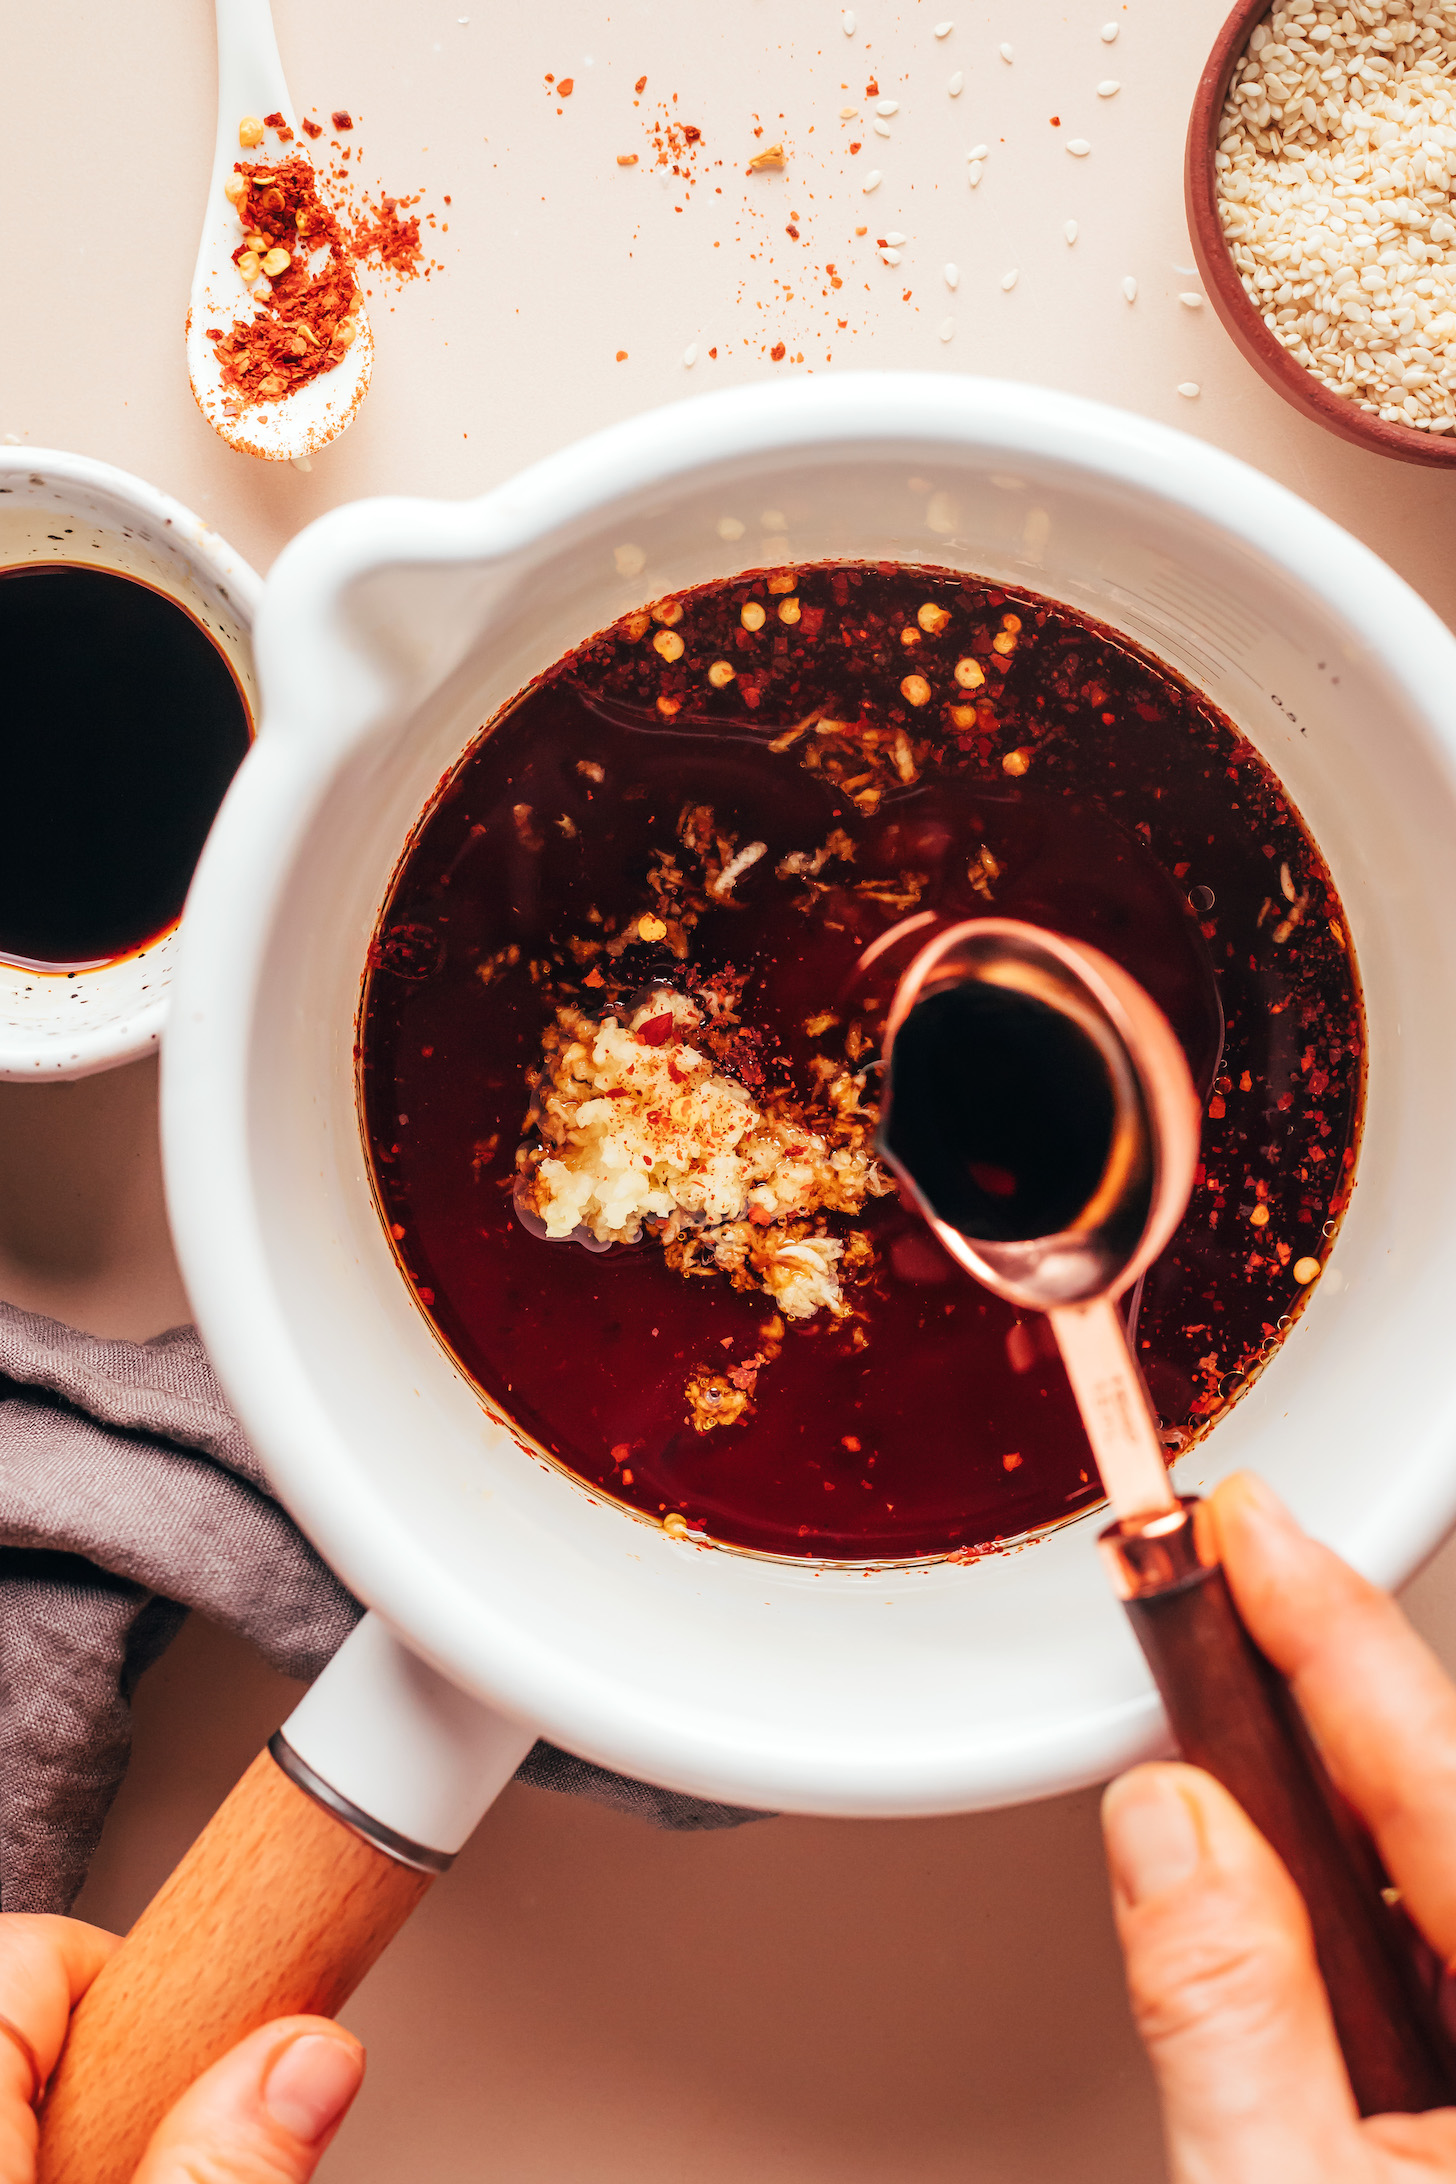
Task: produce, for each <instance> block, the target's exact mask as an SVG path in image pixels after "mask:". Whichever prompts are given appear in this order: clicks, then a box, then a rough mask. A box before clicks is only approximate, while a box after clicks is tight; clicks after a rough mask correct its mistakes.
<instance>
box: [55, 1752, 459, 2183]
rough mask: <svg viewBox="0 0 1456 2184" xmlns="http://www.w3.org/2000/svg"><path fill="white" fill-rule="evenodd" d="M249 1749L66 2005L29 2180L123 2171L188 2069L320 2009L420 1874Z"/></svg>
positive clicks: (398, 1917) (189, 2078)
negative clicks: (239, 1769)
mask: <svg viewBox="0 0 1456 2184" xmlns="http://www.w3.org/2000/svg"><path fill="white" fill-rule="evenodd" d="M430 1880H431V1875H429V1874H428V1873H422V1872H419V1871H418V1870H416V1869H415V1868H414V1867H412V1866H409V1865H404V1864H401V1863H399V1862H398V1861H397V1860H395V1859H393V1858H391V1857H388V1856H387V1855H386V1854H385V1853H384V1852H383V1851H381V1850H376V1849H375V1848H374V1846H373V1844H371V1843H367V1842H365V1841H364V1839H363V1838H362V1836H359V1835H356V1834H355V1833H354V1831H353V1830H352V1829H351V1828H348V1827H346V1826H345V1825H344V1823H343V1822H342V1821H340V1820H336V1819H335V1818H334V1817H333V1815H332V1814H331V1813H329V1812H327V1811H325V1810H324V1808H323V1807H322V1806H321V1805H319V1804H317V1803H315V1801H314V1799H313V1798H311V1797H310V1796H308V1795H307V1794H306V1792H304V1791H303V1790H301V1789H299V1788H297V1787H296V1785H295V1784H294V1783H293V1782H291V1781H290V1780H289V1779H288V1777H287V1775H285V1774H284V1772H283V1770H282V1768H281V1767H280V1766H279V1765H278V1764H277V1762H276V1761H275V1760H274V1759H273V1758H272V1757H271V1755H270V1754H269V1753H267V1752H262V1753H260V1754H259V1756H258V1758H257V1759H255V1760H254V1762H253V1764H252V1766H251V1767H250V1768H249V1769H248V1772H247V1773H246V1774H245V1775H244V1776H243V1779H242V1781H241V1782H240V1783H239V1784H238V1786H237V1788H236V1789H235V1790H234V1791H233V1793H232V1795H231V1796H230V1797H229V1798H228V1799H227V1802H226V1803H225V1804H224V1805H223V1806H222V1807H221V1809H220V1810H219V1811H218V1812H217V1813H216V1814H215V1815H214V1817H213V1819H212V1820H211V1821H210V1822H209V1824H208V1826H207V1827H206V1828H205V1829H204V1830H203V1832H202V1834H201V1835H200V1836H199V1837H198V1839H197V1841H196V1842H195V1843H194V1844H193V1846H192V1848H191V1850H189V1851H188V1853H187V1855H186V1857H185V1858H184V1859H183V1860H182V1863H181V1864H180V1865H179V1866H178V1868H177V1870H176V1872H175V1873H174V1874H173V1875H172V1877H171V1879H170V1880H169V1881H167V1882H166V1883H165V1884H164V1886H163V1887H162V1889H161V1891H160V1893H159V1894H158V1895H157V1896H156V1897H155V1898H154V1899H153V1901H152V1902H151V1903H150V1904H149V1905H148V1906H147V1908H146V1910H145V1911H144V1912H143V1913H142V1915H141V1917H140V1918H139V1919H138V1921H137V1923H136V1925H135V1926H134V1927H133V1928H132V1930H131V1932H130V1933H129V1934H128V1935H127V1937H126V1940H125V1941H124V1942H123V1943H122V1946H121V1948H120V1949H119V1950H118V1951H117V1953H116V1955H115V1956H114V1957H113V1958H112V1960H111V1962H110V1963H109V1964H108V1965H107V1967H106V1969H105V1970H104V1971H103V1972H102V1973H101V1974H100V1975H99V1977H98V1978H97V1979H96V1981H95V1983H94V1984H93V1985H92V1987H91V1988H90V1989H89V1991H88V1992H87V1994H86V1995H85V1996H84V1998H83V1999H82V2001H81V2002H80V2004H79V2005H78V2006H77V2009H76V2011H75V2014H74V2015H73V2017H72V2019H71V2029H70V2033H69V2035H68V2037H67V2040H66V2046H65V2049H64V2051H63V2052H62V2055H61V2059H60V2062H59V2064H58V2065H57V2067H56V2070H55V2073H54V2075H53V2076H52V2078H51V2081H50V2086H49V2089H48V2091H47V2093H46V2097H45V2103H44V2106H43V2108H42V2110H41V2135H40V2154H39V2166H38V2171H37V2175H38V2184H131V2179H132V2177H133V2175H134V2173H135V2170H136V2167H137V2164H138V2162H139V2161H140V2159H141V2156H142V2153H143V2151H144V2149H145V2147H146V2143H147V2140H148V2139H149V2138H150V2137H151V2135H152V2132H153V2131H154V2130H155V2128H156V2126H157V2124H158V2123H159V2122H160V2121H161V2118H162V2117H163V2116H164V2115H165V2113H166V2111H167V2110H168V2109H169V2108H170V2107H171V2105H172V2103H173V2102H174V2101H175V2100H176V2099H177V2098H178V2097H179V2095H181V2094H182V2093H183V2092H185V2090H186V2089H187V2087H188V2086H189V2085H191V2084H192V2082H193V2080H194V2079H195V2078H197V2077H198V2076H199V2075H200V2074H201V2073H202V2072H203V2071H204V2070H206V2069H207V2068H208V2067H209V2066H210V2065H211V2064H212V2063H215V2062H216V2061H217V2060H218V2058H219V2056H221V2055H225V2054H226V2053H227V2051H228V2049H229V2048H230V2047H232V2046H233V2045H234V2044H235V2043H236V2042H237V2041H239V2040H241V2039H242V2038H243V2037H244V2035H245V2034H247V2033H249V2032H252V2031H255V2030H256V2028H257V2027H258V2026H259V2025H265V2024H267V2023H268V2022H269V2020H270V2019H272V2018H275V2017H289V2016H293V2015H294V2014H296V2013H300V2012H304V2013H307V2014H309V2015H315V2014H316V2015H318V2016H322V2017H332V2016H333V2015H334V2013H335V2011H336V2010H338V2009H339V2008H340V2007H341V2005H342V2004H343V2003H344V2002H345V2001H346V2000H347V1998H348V1997H349V1996H350V1995H351V1994H352V1993H353V1991H354V1989H355V1988H356V1987H357V1986H358V1984H359V1982H360V1980H361V1979H362V1978H363V1977H364V1974H365V1973H366V1972H367V1971H368V1970H369V1968H370V1966H371V1965H372V1964H373V1963H374V1961H375V1959H376V1958H377V1957H378V1956H379V1955H380V1953H381V1951H382V1950H383V1949H384V1947H385V1945H386V1944H387V1943H388V1942H389V1941H390V1940H391V1939H392V1938H393V1936H394V1935H395V1934H396V1933H397V1932H398V1931H399V1929H400V1927H401V1926H402V1925H403V1924H404V1922H405V1920H406V1919H407V1918H408V1917H409V1915H410V1913H411V1911H413V1909H414V1907H415V1905H416V1904H417V1903H418V1902H419V1900H420V1898H421V1897H422V1896H423V1895H424V1893H425V1890H426V1889H427V1888H428V1887H429V1885H430Z"/></svg>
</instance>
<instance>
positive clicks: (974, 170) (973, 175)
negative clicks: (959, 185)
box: [966, 159, 986, 189]
mask: <svg viewBox="0 0 1456 2184" xmlns="http://www.w3.org/2000/svg"><path fill="white" fill-rule="evenodd" d="M985 171H986V170H985V168H984V167H983V166H982V165H981V162H980V160H979V159H973V160H972V161H971V164H970V166H969V167H967V169H966V180H967V181H968V182H969V183H970V185H971V188H972V189H975V188H976V186H977V184H978V183H979V182H980V179H981V177H982V175H983V174H984V173H985Z"/></svg>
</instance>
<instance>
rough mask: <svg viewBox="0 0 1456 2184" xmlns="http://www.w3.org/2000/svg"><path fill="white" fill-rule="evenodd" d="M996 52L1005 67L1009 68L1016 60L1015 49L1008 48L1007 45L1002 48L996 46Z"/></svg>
mask: <svg viewBox="0 0 1456 2184" xmlns="http://www.w3.org/2000/svg"><path fill="white" fill-rule="evenodd" d="M996 50H997V51H998V53H999V54H1000V55H1001V58H1002V60H1003V61H1004V62H1005V63H1006V65H1007V67H1008V68H1009V67H1010V66H1011V63H1012V62H1013V61H1014V60H1015V58H1016V50H1015V48H1014V47H1013V46H1009V45H1003V46H998V47H997V49H996Z"/></svg>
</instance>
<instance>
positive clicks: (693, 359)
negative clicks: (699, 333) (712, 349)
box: [683, 341, 698, 371]
mask: <svg viewBox="0 0 1456 2184" xmlns="http://www.w3.org/2000/svg"><path fill="white" fill-rule="evenodd" d="M697 361H698V345H697V343H696V342H695V341H690V342H689V343H688V345H687V347H686V348H685V349H684V350H683V362H684V364H686V366H687V368H688V370H689V371H691V370H692V368H693V366H694V365H695V364H696V363H697Z"/></svg>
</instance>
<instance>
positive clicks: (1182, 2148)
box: [1102, 1766, 1363, 2184]
mask: <svg viewBox="0 0 1456 2184" xmlns="http://www.w3.org/2000/svg"><path fill="white" fill-rule="evenodd" d="M1102 1826H1103V1833H1104V1837H1105V1840H1106V1847H1107V1861H1108V1865H1109V1868H1110V1870H1111V1875H1112V1889H1113V1904H1114V1910H1115V1913H1116V1917H1117V1929H1118V1936H1119V1939H1120V1940H1121V1942H1122V1948H1123V1954H1124V1957H1125V1959H1126V1965H1127V1984H1128V1994H1129V1998H1130V2000H1131V2003H1132V2010H1133V2016H1134V2018H1135V2019H1136V2022H1137V2027H1138V2031H1139V2032H1140V2033H1141V2035H1142V2038H1143V2042H1144V2045H1145V2046H1146V2048H1147V2051H1148V2057H1149V2060H1150V2061H1151V2063H1152V2066H1153V2071H1154V2074H1155V2076H1156V2078H1157V2081H1158V2091H1159V2094H1160V2095H1161V2098H1162V2104H1163V2121H1164V2126H1165V2129H1166V2132H1167V2138H1168V2157H1169V2164H1170V2171H1171V2175H1172V2177H1173V2179H1174V2180H1175V2184H1194V2180H1197V2184H1225V2180H1227V2184H1233V2180H1235V2179H1243V2178H1248V2177H1278V2178H1279V2179H1280V2184H1336V2180H1337V2179H1339V2178H1341V2177H1342V2176H1344V2175H1346V2174H1347V2173H1350V2172H1351V2171H1352V2170H1353V2169H1354V2168H1355V2166H1356V2163H1357V2161H1358V2160H1359V2158H1360V2156H1359V2139H1358V2135H1357V2130H1356V2115H1355V2104H1354V2100H1353V2098H1352V2096H1351V2093H1350V2086H1349V2081H1348V2079H1347V2078H1346V2076H1345V2066H1344V2063H1343V2061H1342V2059H1341V2056H1340V2051H1339V2047H1338V2044H1337V2042H1336V2039H1335V2032H1334V2026H1333V2024H1332V2022H1331V2019H1330V2011H1329V2003H1328V2001H1327V2000H1326V1997H1325V1991H1324V1986H1323V1984H1322V1982H1321V1980H1320V1975H1319V1970H1318V1967H1317V1965H1316V1963H1315V1956H1314V1948H1313V1944H1312V1942H1311V1939H1310V1931H1309V1920H1308V1917H1307V1915H1306V1913H1305V1908H1304V1904H1303V1902H1302V1900H1301V1898H1300V1896H1299V1892H1298V1890H1297V1889H1296V1888H1295V1886H1294V1883H1293V1882H1292V1881H1291V1880H1290V1878H1289V1875H1288V1873H1287V1872H1286V1871H1285V1868H1284V1866H1283V1865H1282V1864H1281V1862H1280V1861H1279V1859H1278V1858H1277V1857H1276V1856H1275V1855H1274V1852H1273V1851H1272V1850H1271V1849H1270V1848H1269V1845H1268V1844H1267V1843H1266V1842H1265V1840H1264V1838H1263V1836H1262V1835H1260V1834H1259V1833H1258V1832H1257V1830H1256V1829H1255V1828H1254V1827H1253V1826H1252V1825H1251V1823H1250V1822H1249V1821H1248V1820H1247V1819H1246V1818H1245V1816H1244V1814H1243V1812H1242V1811H1241V1809H1240V1808H1239V1806H1238V1805H1236V1804H1235V1802H1234V1800H1233V1799H1232V1798H1231V1797H1230V1796H1229V1794H1228V1792H1227V1791H1226V1790H1224V1789H1222V1788H1221V1787H1220V1786H1219V1784H1218V1783H1217V1782H1215V1781H1214V1780H1213V1779H1212V1778H1211V1776H1209V1775H1206V1774H1203V1773H1202V1772H1200V1770H1199V1769H1197V1768H1196V1767H1182V1766H1156V1767H1138V1768H1135V1769H1134V1770H1133V1772H1132V1773H1131V1774H1127V1775H1124V1776H1123V1777H1122V1779H1121V1780H1120V1781H1117V1782H1114V1783H1113V1784H1112V1785H1111V1787H1110V1788H1109V1789H1108V1791H1107V1793H1106V1795H1105V1796H1104V1798H1103V1801H1102ZM1362 2173H1363V2172H1362Z"/></svg>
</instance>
